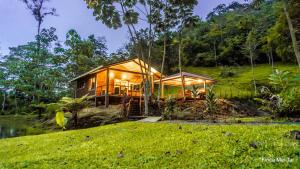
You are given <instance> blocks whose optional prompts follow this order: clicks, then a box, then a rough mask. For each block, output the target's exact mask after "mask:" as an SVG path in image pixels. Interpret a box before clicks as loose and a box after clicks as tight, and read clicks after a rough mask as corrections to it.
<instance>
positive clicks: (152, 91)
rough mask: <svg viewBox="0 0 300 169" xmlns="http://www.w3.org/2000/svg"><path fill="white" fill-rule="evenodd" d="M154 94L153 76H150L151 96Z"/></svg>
mask: <svg viewBox="0 0 300 169" xmlns="http://www.w3.org/2000/svg"><path fill="white" fill-rule="evenodd" d="M153 94H154V77H153V75H152V76H151V96H153Z"/></svg>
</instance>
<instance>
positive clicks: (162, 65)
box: [157, 34, 167, 101]
mask: <svg viewBox="0 0 300 169" xmlns="http://www.w3.org/2000/svg"><path fill="white" fill-rule="evenodd" d="M166 36H167V35H166V34H165V35H164V52H163V60H162V63H161V69H160V73H161V76H160V79H159V86H158V91H157V92H158V94H157V101H159V100H160V95H161V87H162V75H163V73H164V65H165V58H166V50H167V49H166V48H167V38H166Z"/></svg>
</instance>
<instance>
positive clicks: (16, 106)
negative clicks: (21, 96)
mask: <svg viewBox="0 0 300 169" xmlns="http://www.w3.org/2000/svg"><path fill="white" fill-rule="evenodd" d="M14 97H15V109H16V110H17V108H18V102H17V91H16V90H15V96H14Z"/></svg>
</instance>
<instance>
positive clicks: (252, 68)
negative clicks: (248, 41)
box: [250, 51, 256, 95]
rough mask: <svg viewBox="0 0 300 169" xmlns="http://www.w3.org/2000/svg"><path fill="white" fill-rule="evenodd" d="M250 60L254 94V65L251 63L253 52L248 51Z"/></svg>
mask: <svg viewBox="0 0 300 169" xmlns="http://www.w3.org/2000/svg"><path fill="white" fill-rule="evenodd" d="M250 62H251V70H252V80H253V86H254V93H255V95H256V81H255V77H254V65H253V52H252V51H250Z"/></svg>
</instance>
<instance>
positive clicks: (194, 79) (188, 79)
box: [155, 72, 216, 86]
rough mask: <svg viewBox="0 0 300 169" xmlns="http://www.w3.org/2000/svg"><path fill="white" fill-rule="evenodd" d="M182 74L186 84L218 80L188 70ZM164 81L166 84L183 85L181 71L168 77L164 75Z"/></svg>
mask: <svg viewBox="0 0 300 169" xmlns="http://www.w3.org/2000/svg"><path fill="white" fill-rule="evenodd" d="M182 76H183V77H184V79H185V83H186V84H190V85H194V84H202V83H204V82H205V83H215V82H216V80H214V79H213V78H211V77H209V76H206V75H197V74H193V73H188V72H182ZM155 82H156V83H158V82H159V80H156V81H155ZM162 82H164V83H165V84H166V85H175V86H178V85H182V82H181V75H180V73H176V74H174V75H170V76H167V77H164V78H163V79H162Z"/></svg>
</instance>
